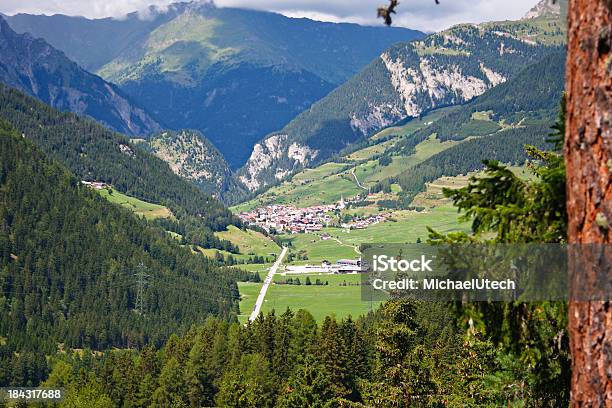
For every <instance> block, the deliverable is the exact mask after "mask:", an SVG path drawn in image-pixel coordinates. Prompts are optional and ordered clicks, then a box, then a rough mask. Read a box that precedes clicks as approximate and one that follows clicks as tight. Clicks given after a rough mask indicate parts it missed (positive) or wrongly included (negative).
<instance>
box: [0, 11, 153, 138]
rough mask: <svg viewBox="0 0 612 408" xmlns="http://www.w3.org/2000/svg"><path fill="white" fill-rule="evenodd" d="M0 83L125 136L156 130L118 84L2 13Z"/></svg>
mask: <svg viewBox="0 0 612 408" xmlns="http://www.w3.org/2000/svg"><path fill="white" fill-rule="evenodd" d="M0 82H3V83H5V84H7V85H9V86H12V87H15V88H17V89H20V90H22V91H24V92H26V93H28V94H30V95H32V96H35V97H36V98H38V99H40V100H42V101H43V102H45V103H47V104H48V105H50V106H53V107H55V108H58V109H60V110H63V111H70V112H74V113H77V114H79V115H86V116H90V117H92V118H95V119H96V120H98V121H100V122H101V123H103V124H104V125H106V126H107V127H109V128H111V129H113V130H116V131H118V132H122V133H124V134H126V135H130V136H137V135H147V134H150V133H152V132H158V131H160V130H161V126H160V125H159V123H158V122H157V121H156V120H155V119H153V118H152V117H151V116H150V115H149V114H148V113H147V112H146V110H145V109H144V108H142V106H139V105H138V104H137V103H135V102H134V101H133V99H132V98H130V97H129V96H127V95H126V94H125V93H124V92H123V91H121V90H120V89H119V88H118V87H117V86H115V85H113V84H111V83H109V82H106V81H104V80H103V79H102V78H100V77H99V76H96V75H93V74H91V73H89V72H87V71H85V70H84V69H83V68H81V67H79V66H78V65H77V64H76V63H74V62H73V61H71V60H70V59H69V58H67V57H66V55H64V53H63V52H61V51H58V50H57V49H55V48H54V47H52V46H51V45H49V44H48V43H47V42H45V41H44V40H42V39H37V38H34V37H33V36H32V35H30V34H28V33H26V34H17V33H16V32H15V31H13V30H12V29H11V27H9V25H8V24H7V23H6V21H5V20H4V19H3V18H2V17H0Z"/></svg>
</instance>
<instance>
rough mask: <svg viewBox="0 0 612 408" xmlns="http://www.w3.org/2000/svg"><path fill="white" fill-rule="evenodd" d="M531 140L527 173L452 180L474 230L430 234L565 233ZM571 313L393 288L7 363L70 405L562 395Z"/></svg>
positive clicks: (557, 200)
mask: <svg viewBox="0 0 612 408" xmlns="http://www.w3.org/2000/svg"><path fill="white" fill-rule="evenodd" d="M559 123H562V119H561V120H560V122H559ZM557 130H558V132H559V133H562V132H563V129H562V126H561V125H558V126H557ZM553 142H554V143H555V146H559V145H560V144H561V142H562V140H561V138H559V137H558V136H556V137H555V138H553ZM20 143H25V142H20ZM527 150H528V153H529V155H530V157H532V159H533V163H532V166H531V168H532V170H533V173H534V178H533V179H532V180H522V179H520V178H518V177H516V176H514V175H513V173H512V172H511V171H510V170H508V169H507V168H505V167H504V166H503V165H500V164H499V163H497V162H487V163H486V165H487V168H486V171H485V175H484V176H481V177H479V178H473V179H472V180H471V182H470V184H469V185H468V186H467V187H465V188H463V189H461V190H459V191H456V190H455V191H446V192H445V193H446V194H447V195H448V196H449V197H450V198H451V199H453V201H454V203H455V204H456V206H457V207H458V208H459V209H460V210H461V211H463V213H464V216H465V217H466V219H469V220H472V222H473V223H472V228H473V231H472V234H469V235H468V234H466V233H454V234H451V235H449V236H443V235H440V234H438V233H435V232H433V231H432V232H431V237H430V239H431V242H432V243H436V242H481V241H483V240H485V241H487V242H505V243H516V242H563V241H564V240H565V234H566V230H567V216H566V213H565V188H564V185H565V167H564V163H563V159H562V157H561V156H560V155H559V154H558V153H556V152H554V151H553V152H546V151H541V150H538V149H537V148H535V147H528V148H527ZM3 174H4V173H3ZM566 316H567V304H566V303H563V302H550V303H541V302H540V303H529V304H525V303H508V302H506V303H502V302H494V303H487V302H480V303H469V302H466V303H439V302H438V303H436V302H424V303H422V302H414V301H408V300H391V301H389V302H387V303H385V304H384V305H382V306H381V308H380V309H379V310H378V311H376V312H371V313H369V314H368V315H366V316H363V317H360V318H359V319H357V320H354V319H352V318H350V317H349V318H346V319H344V320H341V321H338V320H337V319H335V318H333V317H327V318H325V320H324V321H323V322H322V324H321V325H318V324H317V323H316V322H315V320H314V319H313V317H312V316H311V315H310V314H309V313H308V312H306V311H303V310H300V311H297V312H292V311H289V310H288V311H286V312H284V313H283V314H282V315H280V316H279V315H277V314H276V313H274V312H272V313H270V314H268V315H267V316H263V315H260V316H259V317H258V319H256V320H255V321H254V322H252V323H249V324H247V325H246V326H245V325H241V324H238V323H231V322H228V321H227V320H225V319H219V318H215V317H210V318H208V319H207V320H206V321H205V322H204V323H203V324H202V325H195V326H193V327H192V328H191V329H190V330H188V331H187V332H186V333H185V334H183V335H173V336H170V338H169V340H168V341H167V342H166V343H165V344H164V346H163V347H161V348H159V347H156V346H155V345H147V346H145V347H141V348H140V349H139V350H135V349H123V350H114V351H106V352H104V353H97V352H91V351H89V350H84V351H79V352H68V353H59V354H56V355H55V356H54V357H53V358H51V359H50V364H49V366H50V367H46V366H45V365H42V364H41V365H40V366H39V365H37V363H36V361H40V358H36V357H35V356H30V357H29V359H28V360H27V362H26V361H24V362H23V363H19V362H17V361H13V362H12V364H24V366H25V367H30V368H29V369H31V370H33V371H27V370H25V371H23V370H22V372H24V373H26V374H27V373H30V372H31V373H32V375H36V376H35V377H34V380H37V379H40V378H44V373H45V372H46V371H45V370H50V373H49V375H48V378H47V379H46V380H45V381H44V382H43V384H44V385H46V386H50V387H64V388H66V390H67V395H68V397H67V400H66V401H65V402H64V404H65V406H85V405H87V406H100V407H112V406H129V407H141V406H142V407H145V406H146V407H148V406H153V407H167V406H193V407H199V406H228V407H273V406H277V407H303V406H313V407H324V406H329V407H332V406H352V407H365V406H381V407H397V406H409V405H410V406H422V407H433V406H449V405H450V406H506V405H523V406H565V405H567V403H568V398H569V393H568V389H569V354H568V340H567V319H566ZM141 344H142V343H141ZM0 350H2V349H1V348H0ZM3 353H4V354H0V355H4V356H5V357H9V356H10V358H11V359H12V360H15V357H13V356H14V355H11V354H10V353H7V352H6V351H3ZM24 360H25V355H24ZM36 369H38V370H39V371H36ZM17 380H19V379H15V378H14V377H12V376H6V375H5V377H4V381H5V382H6V381H9V382H10V381H17ZM34 380H31V381H34Z"/></svg>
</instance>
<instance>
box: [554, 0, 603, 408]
mask: <svg viewBox="0 0 612 408" xmlns="http://www.w3.org/2000/svg"><path fill="white" fill-rule="evenodd" d="M611 15H612V0H570V1H569V15H568V29H569V31H568V34H569V43H568V60H567V85H566V89H567V93H568V100H567V103H568V105H567V108H568V109H567V112H568V114H567V124H566V125H567V127H566V128H567V133H566V143H565V158H566V161H567V176H568V178H567V192H568V216H569V242H570V244H573V243H587V244H610V243H612V127H611V122H612V54H611V53H610V50H611V48H612V19H611V18H612V16H611ZM595 269H596V268H595V267H594V266H593V267H591V265H589V266H587V267H583V268H581V269H580V270H578V271H574V272H577V274H576V275H575V276H576V277H577V280H575V281H574V282H578V283H579V284H581V285H597V279H598V278H597V276H596V275H597V273H598V271H597V270H595ZM599 279H601V276H599ZM607 279H608V280H610V279H612V277H610V276H609V275H608V276H607ZM600 284H601V282H600ZM569 326H570V336H571V352H572V394H571V400H572V406H573V407H612V302H610V301H591V302H586V301H576V300H574V301H572V302H570V306H569Z"/></svg>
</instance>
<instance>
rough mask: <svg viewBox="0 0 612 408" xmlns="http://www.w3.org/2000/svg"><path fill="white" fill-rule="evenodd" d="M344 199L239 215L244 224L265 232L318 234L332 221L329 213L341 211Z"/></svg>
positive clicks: (279, 207) (272, 206) (278, 207)
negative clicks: (326, 203) (335, 201)
mask: <svg viewBox="0 0 612 408" xmlns="http://www.w3.org/2000/svg"><path fill="white" fill-rule="evenodd" d="M345 207H346V204H345V202H344V199H341V200H340V202H339V203H337V204H328V205H317V206H314V207H307V208H296V207H294V206H292V205H282V204H275V205H268V206H266V207H262V208H258V209H256V210H253V211H248V212H243V213H240V214H239V217H240V219H241V220H242V222H244V223H245V224H249V225H256V226H258V227H260V228H262V229H264V230H266V231H267V232H272V231H276V232H277V233H290V234H300V233H309V232H318V231H321V229H322V228H323V227H324V226H328V225H329V223H330V222H331V221H332V216H331V215H330V213H332V212H333V211H336V210H343V209H344V208H345Z"/></svg>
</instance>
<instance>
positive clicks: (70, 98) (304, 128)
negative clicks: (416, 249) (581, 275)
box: [0, 0, 607, 408]
mask: <svg viewBox="0 0 612 408" xmlns="http://www.w3.org/2000/svg"><path fill="white" fill-rule="evenodd" d="M490 1H492V2H493V1H503V0H490ZM536 1H537V0H534V3H535V2H536ZM84 2H88V0H84ZM256 2H257V3H265V2H263V1H262V0H253V3H256ZM160 3H161V2H158V3H157V4H160ZM302 3H303V4H304V5H305V6H304V7H306V5H307V3H314V2H302ZM302 3H300V4H302ZM385 3H386V1H385ZM411 3H412V2H409V1H407V0H406V1H401V2H400V5H397V4H395V3H394V2H391V8H390V9H389V10H391V11H393V7H395V6H397V9H396V11H397V14H393V19H394V24H396V23H398V22H399V21H401V20H400V19H399V18H400V15H401V13H409V12H410V7H411ZM428 3H431V4H430V6H431V7H432V8H433V9H434V10H443V9H442V8H443V7H446V6H447V4H450V3H451V2H450V1H442V2H440V3H441V4H440V5H436V4H435V2H433V1H431V2H428ZM58 4H59V3H58ZM266 4H269V3H266ZM458 4H459V2H457V7H460V6H459V5H458ZM310 5H312V4H310ZM260 6H261V4H260ZM109 7H110V6H109ZM261 7H262V8H265V7H264V6H261ZM567 7H568V3H567V0H556V1H553V0H541V1H539V2H538V3H537V4H534V7H533V8H532V9H531V10H522V11H521V13H526V14H524V17H523V18H521V19H520V20H516V21H510V20H506V21H497V22H482V23H479V24H463V23H462V24H458V25H454V26H452V27H449V28H446V29H444V30H443V31H440V32H435V33H428V34H425V33H423V32H420V31H416V30H411V29H408V28H397V27H385V26H384V25H383V24H382V21H381V20H379V21H380V25H379V26H361V25H357V24H347V23H331V22H321V21H314V20H310V19H306V18H289V17H286V16H284V15H281V14H278V13H273V12H266V11H258V10H251V9H241V8H231V7H217V6H216V5H215V4H214V3H213V2H212V1H194V2H189V3H174V4H170V5H168V6H167V7H155V6H150V7H148V8H147V9H146V10H144V11H140V12H133V13H131V14H128V15H125V16H123V17H121V18H110V17H109V18H101V19H91V18H85V17H77V16H67V15H51V16H49V15H42V14H41V15H34V14H14V15H1V16H0V159H1V160H0V388H2V389H3V387H9V386H14V387H24V386H28V387H39V386H40V387H46V388H50V389H56V388H57V389H62V390H63V391H62V392H65V395H64V397H65V398H64V399H63V400H62V401H58V402H57V404H56V405H58V406H60V407H90V406H94V407H104V408H106V407H143V408H144V407H203V406H221V407H226V406H227V407H253V408H255V407H270V408H272V407H304V406H310V407H336V406H346V407H378V406H381V407H399V406H417V407H421V406H423V407H425V406H426V407H433V406H436V407H438V406H440V407H442V406H490V407H493V406H516V407H519V406H520V407H523V406H524V407H527V406H568V405H570V393H569V389H570V385H569V384H570V377H571V364H572V360H571V357H570V354H569V351H568V350H569V340H568V338H569V335H568V329H567V327H568V326H567V304H566V303H565V302H557V301H554V302H553V301H551V302H531V303H521V302H478V303H476V302H469V301H465V302H448V303H446V302H418V301H417V302H415V301H412V300H406V299H395V298H393V297H392V295H393V294H391V297H388V298H387V297H385V296H384V295H387V294H384V295H383V296H382V297H381V298H380V299H379V300H376V299H373V298H372V297H370V298H366V297H364V293H366V292H367V291H365V292H364V290H365V289H364V287H365V286H367V285H368V283H367V278H368V275H367V274H365V273H363V272H362V269H361V268H362V265H364V264H365V263H362V261H363V259H362V258H364V259H365V257H366V255H364V254H366V252H365V251H366V250H368V249H373V248H375V245H378V246H379V247H380V248H383V246H384V244H397V245H404V244H406V245H407V244H415V243H423V242H425V241H428V242H429V243H441V242H444V243H452V244H455V243H461V244H463V243H487V244H488V243H504V244H506V243H509V244H517V243H520V244H522V243H538V242H546V243H554V244H557V243H560V244H563V243H564V242H566V237H567V234H566V233H567V217H566V209H565V202H566V200H565V198H566V197H565V194H566V193H565V191H566V190H565V176H566V169H565V166H564V161H563V155H562V154H561V153H560V146H561V144H562V136H561V135H563V134H564V123H565V122H564V118H565V113H566V112H565V96H564V78H565V61H566V58H567V52H568V51H567V50H566V48H567V47H566V43H567V39H566V36H567V27H566V23H565V14H566V12H567ZM0 9H3V8H2V7H1V6H0ZM4 10H6V8H4ZM38 10H41V9H38ZM389 10H386V9H384V8H383V9H379V14H380V15H381V16H383V17H384V16H385V13H387V14H386V15H387V16H390V15H391V14H390V11H389ZM375 12H376V10H375V8H373V9H372V13H373V15H375ZM396 16H397V17H396ZM570 52H571V51H570ZM569 113H571V112H570V111H568V114H569ZM606 225H607V224H606ZM606 228H607V227H606ZM487 248H489V247H488V246H487ZM491 248H492V246H491ZM401 254H402V249H401V248H400V249H399V256H401ZM415 259H416V258H415ZM462 265H463V264H462ZM495 265H496V267H497V263H496V264H495ZM517 265H518V267H521V266H522V264H521V263H518V264H517ZM513 267H514V268H516V267H517V266H516V265H514V263H513ZM513 273H515V274H517V273H518V272H516V270H514V269H513ZM364 278H365V279H364ZM2 389H0V391H2ZM2 398H3V394H0V406H4V405H3V404H4V402H3V400H2ZM10 404H11V403H9V405H7V406H12V405H10ZM54 404H55V402H54ZM19 406H21V405H19Z"/></svg>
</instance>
